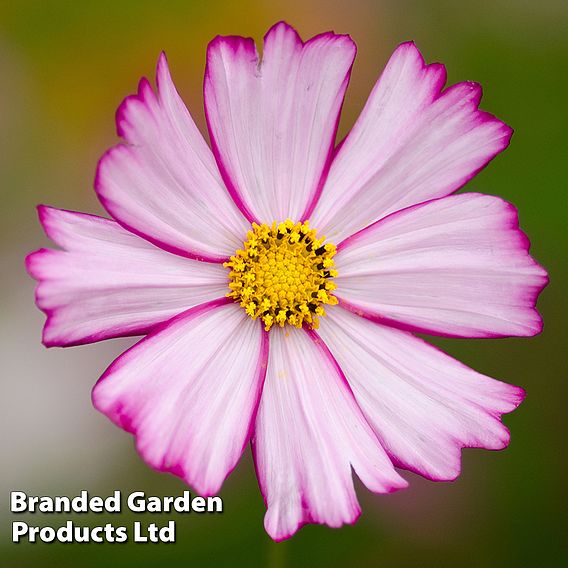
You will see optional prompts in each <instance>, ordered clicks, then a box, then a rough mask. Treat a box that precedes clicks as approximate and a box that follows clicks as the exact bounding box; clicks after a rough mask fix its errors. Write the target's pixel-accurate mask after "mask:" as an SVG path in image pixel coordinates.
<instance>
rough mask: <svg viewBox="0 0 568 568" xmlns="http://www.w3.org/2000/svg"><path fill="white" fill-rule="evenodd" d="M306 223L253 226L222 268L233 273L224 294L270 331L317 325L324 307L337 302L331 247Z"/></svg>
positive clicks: (323, 312) (288, 221)
mask: <svg viewBox="0 0 568 568" xmlns="http://www.w3.org/2000/svg"><path fill="white" fill-rule="evenodd" d="M324 240H325V238H321V239H318V238H317V236H316V231H315V230H314V229H310V225H309V222H308V221H304V222H303V223H294V222H293V221H291V220H290V219H287V220H286V221H283V222H281V223H276V222H273V223H272V226H269V225H265V224H262V225H257V224H256V223H253V224H252V230H251V231H249V232H248V233H247V240H246V241H245V242H244V248H243V249H242V250H238V251H237V252H236V253H235V254H234V256H232V257H231V259H230V261H229V262H225V263H224V266H225V267H227V268H230V269H231V272H230V273H229V279H230V282H229V288H230V290H231V291H230V292H229V293H228V294H227V296H228V297H229V298H233V299H234V300H235V302H239V303H240V305H241V306H242V307H243V308H244V309H245V311H246V313H247V314H248V315H249V316H250V317H251V318H252V319H257V318H261V319H262V321H263V322H264V328H265V329H266V330H267V331H268V330H269V329H270V328H271V327H272V326H273V325H274V324H278V325H279V326H280V327H284V325H285V324H286V323H288V324H290V325H293V326H295V327H302V325H303V324H304V323H306V324H307V325H309V326H310V327H312V328H317V327H318V316H324V315H325V309H324V307H323V305H324V304H329V305H334V304H337V298H336V297H335V296H334V295H333V294H332V291H333V290H335V288H336V287H337V286H336V284H335V283H334V282H332V280H331V279H332V278H334V277H335V276H337V270H335V269H334V268H333V267H334V262H333V257H334V256H335V253H336V248H335V245H333V244H331V243H328V244H324Z"/></svg>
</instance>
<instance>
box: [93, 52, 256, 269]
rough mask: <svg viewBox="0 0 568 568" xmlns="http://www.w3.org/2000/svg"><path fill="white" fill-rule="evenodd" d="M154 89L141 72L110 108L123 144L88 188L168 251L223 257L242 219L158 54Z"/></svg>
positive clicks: (236, 241)
mask: <svg viewBox="0 0 568 568" xmlns="http://www.w3.org/2000/svg"><path fill="white" fill-rule="evenodd" d="M157 87H158V88H157V94H155V93H154V92H153V90H152V87H151V86H150V84H149V83H148V81H147V80H146V79H143V80H142V81H140V86H139V91H138V94H137V95H133V96H131V97H127V98H126V99H125V100H124V102H123V103H122V105H121V106H120V108H119V109H118V111H117V128H118V133H119V135H121V136H122V137H124V139H125V140H126V142H127V144H123V145H118V146H115V147H114V148H111V150H109V151H108V152H107V153H106V154H105V155H104V156H103V157H102V158H101V160H100V162H99V166H98V170H97V177H96V180H95V189H96V191H97V193H98V195H99V198H100V199H101V202H102V203H103V205H104V207H105V208H106V209H107V211H108V212H109V213H110V214H111V215H112V216H113V217H114V218H115V219H116V220H117V221H118V222H120V223H121V224H122V225H124V226H125V227H127V228H129V229H130V230H131V231H133V232H135V233H137V234H139V235H140V236H142V237H144V238H146V239H148V240H149V241H151V242H153V243H154V244H157V245H158V246H160V247H162V248H165V249H166V250H169V251H171V252H176V253H177V254H180V255H183V256H188V257H190V258H199V259H205V260H222V259H223V258H226V257H227V256H229V255H231V254H233V253H234V251H235V250H236V249H237V248H238V247H239V246H240V245H242V240H243V236H244V235H245V233H246V231H247V227H248V223H247V222H246V220H245V219H244V217H243V216H242V215H241V213H240V212H239V210H238V208H237V206H236V205H235V203H234V202H233V200H232V199H231V197H230V196H229V193H228V192H227V190H226V188H225V187H224V184H223V181H222V180H221V176H220V174H219V170H218V168H217V165H216V163H215V159H214V158H213V154H212V153H211V150H210V149H209V147H208V146H207V143H206V142H205V140H204V139H203V136H202V135H201V133H200V132H199V130H198V128H197V127H196V125H195V123H194V122H193V119H192V118H191V115H190V114H189V111H188V110H187V108H186V106H185V104H184V103H183V101H182V100H181V98H180V96H179V95H178V93H177V91H176V89H175V87H174V84H173V82H172V79H171V76H170V72H169V69H168V64H167V61H166V57H165V55H163V54H162V55H161V57H160V59H159V61H158V68H157Z"/></svg>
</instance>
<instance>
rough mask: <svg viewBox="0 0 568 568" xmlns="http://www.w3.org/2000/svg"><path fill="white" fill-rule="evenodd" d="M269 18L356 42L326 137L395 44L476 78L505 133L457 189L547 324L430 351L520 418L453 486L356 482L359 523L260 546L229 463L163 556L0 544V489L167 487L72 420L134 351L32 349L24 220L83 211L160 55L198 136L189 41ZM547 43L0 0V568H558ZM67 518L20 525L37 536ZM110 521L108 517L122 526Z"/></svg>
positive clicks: (543, 1)
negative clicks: (491, 156)
mask: <svg viewBox="0 0 568 568" xmlns="http://www.w3.org/2000/svg"><path fill="white" fill-rule="evenodd" d="M280 19H285V20H287V21H288V22H289V23H290V24H292V25H294V26H295V27H297V29H298V30H299V32H300V34H301V35H302V36H303V37H304V38H308V37H310V36H312V35H314V34H316V33H319V32H322V31H326V30H329V29H333V30H335V31H336V32H341V33H349V34H351V35H352V37H353V39H354V40H355V41H356V43H357V44H358V48H359V51H358V57H357V60H356V63H355V68H354V72H353V76H352V80H351V85H350V87H349V90H348V92H347V99H346V102H345V105H344V112H343V117H342V121H341V127H340V135H343V134H344V133H345V132H346V131H347V130H348V128H349V126H350V125H351V124H352V123H353V121H354V119H355V118H356V116H357V114H358V113H359V111H360V110H361V107H362V105H363V104H364V101H365V98H366V96H367V94H368V93H369V91H370V89H371V87H372V85H373V84H374V82H375V80H376V79H377V77H378V74H379V72H380V71H381V69H382V67H383V66H384V64H385V62H386V60H387V58H388V56H389V55H390V53H391V52H392V50H393V49H394V48H395V46H396V45H397V44H398V43H400V42H402V41H405V40H409V39H412V40H415V41H416V43H417V45H418V47H419V48H420V49H421V50H422V53H423V54H424V56H425V58H426V60H427V61H428V62H433V61H441V62H443V63H445V64H446V65H447V68H448V76H449V82H450V83H454V82H457V81H461V80H475V81H478V82H480V83H481V84H482V85H483V87H484V92H485V96H484V99H483V102H482V108H483V109H485V110H488V111H489V112H492V113H494V114H496V115H497V116H498V117H499V118H501V119H503V120H505V121H506V122H507V123H508V124H510V125H511V126H513V128H514V129H515V136H514V137H513V140H512V144H511V146H510V147H509V149H508V150H507V151H506V152H505V153H504V154H503V155H501V156H499V157H498V158H497V159H496V160H495V161H494V162H493V163H492V164H491V165H490V166H489V168H488V169H486V170H485V171H483V172H482V173H481V174H480V175H479V176H478V177H477V178H476V179H474V180H473V181H472V182H471V183H470V184H468V186H467V187H466V190H468V191H473V190H474V191H480V192H483V193H489V194H496V195H500V196H502V197H504V198H505V199H507V200H509V201H512V202H513V203H515V204H516V205H517V206H518V208H519V210H520V219H521V226H522V228H523V229H524V230H525V231H526V232H527V233H528V235H529V237H530V238H531V240H532V242H533V247H532V253H533V255H534V256H535V257H536V258H537V259H538V260H539V261H540V262H541V263H542V264H543V265H544V266H545V267H546V268H547V269H548V270H549V272H550V276H551V284H550V285H549V287H548V288H547V289H546V290H545V291H544V293H543V295H542V298H541V301H540V303H539V307H540V309H541V311H542V313H543V315H544V319H545V331H544V333H543V334H542V335H541V336H539V337H536V338H534V339H529V340H527V339H507V340H498V341H491V340H490V341H485V340H439V339H438V340H436V341H435V342H436V343H437V344H438V345H441V346H443V348H444V349H445V350H447V351H449V352H450V353H451V354H452V355H454V356H456V357H457V358H459V359H461V360H462V361H464V362H465V363H467V364H469V365H470V366H472V367H474V368H476V369H477V370H479V371H482V372H483V373H486V374H489V375H491V376H494V377H497V378H500V379H502V380H505V381H508V382H511V383H514V384H517V385H521V386H523V387H525V388H526V390H527V391H528V396H527V399H526V401H525V403H524V404H523V405H522V406H521V408H520V409H519V410H518V411H517V412H515V413H514V414H512V415H510V416H507V417H505V422H506V423H507V425H508V426H509V427H510V428H511V430H512V442H511V445H510V447H509V449H508V450H506V451H504V452H484V451H480V450H466V451H465V452H464V468H463V474H462V476H461V477H460V478H459V479H458V480H457V481H456V482H454V483H438V484H437V483H432V482H429V481H425V480H423V479H421V478H419V477H417V476H415V475H412V474H405V476H406V477H407V478H408V479H409V480H410V481H411V487H410V489H409V490H407V491H403V492H401V493H398V494H395V495H391V496H375V495H371V494H369V493H368V492H367V491H366V490H365V489H364V488H362V487H359V493H360V499H361V502H362V505H363V515H362V517H361V519H360V521H359V523H358V524H357V525H355V526H354V527H345V528H343V529H340V530H332V529H329V528H324V527H313V526H310V527H306V528H304V529H302V530H301V531H300V532H299V533H298V534H297V535H296V536H295V537H294V538H293V539H292V540H291V541H288V542H285V543H281V544H279V545H276V544H274V543H272V541H271V540H270V539H269V537H268V536H267V535H266V534H265V533H264V530H263V527H262V517H263V514H264V507H263V504H262V500H261V497H260V493H259V491H258V488H257V485H256V480H255V477H254V472H253V467H252V463H251V459H250V455H249V454H248V452H247V455H246V457H245V459H244V460H243V461H242V463H241V464H240V465H239V467H238V468H237V470H236V471H235V472H234V474H233V475H232V476H231V477H230V478H229V480H228V481H227V482H226V484H225V486H224V488H223V491H222V494H221V495H222V497H223V498H224V502H225V512H224V513H223V514H222V515H215V516H199V517H198V516H195V515H193V516H191V515H189V516H183V515H168V516H165V517H164V519H163V521H164V522H165V521H166V520H167V519H169V518H175V519H176V520H177V522H178V524H177V526H178V537H177V543H176V544H174V545H132V544H127V545H121V544H114V545H113V544H99V545H95V544H91V545H61V544H49V545H46V544H36V545H26V544H20V545H13V544H10V543H9V535H10V523H11V521H12V520H14V517H13V516H11V515H10V514H9V513H8V512H7V496H8V492H9V491H10V490H14V489H20V490H25V491H27V492H28V493H30V494H40V495H41V494H48V495H57V494H64V495H75V494H76V493H78V492H79V491H80V490H81V489H88V490H89V491H90V492H91V493H92V494H99V495H107V494H110V493H111V492H112V491H113V490H115V489H120V490H122V491H123V493H124V494H127V493H129V492H130V491H134V490H140V491H146V492H147V493H148V494H156V495H177V494H179V493H180V492H181V491H182V490H183V489H184V486H183V484H182V483H181V482H180V481H178V480H177V479H174V478H172V477H170V476H167V475H163V474H159V473H156V472H153V471H152V470H150V469H149V468H148V467H147V466H146V465H144V463H143V462H142V461H141V460H140V459H139V458H138V456H137V455H136V452H135V450H134V447H133V444H132V440H131V438H130V436H129V435H128V434H126V433H124V432H121V431H120V430H118V429H117V428H115V427H114V426H112V425H111V424H110V422H109V421H108V420H107V419H106V418H105V417H104V416H102V415H99V414H98V413H97V412H96V411H95V410H94V409H93V408H92V407H91V403H90V390H91V387H92V385H93V384H94V382H95V381H96V379H97V378H98V376H99V375H100V374H101V373H102V372H103V370H104V369H105V368H106V366H107V365H108V364H109V363H110V362H111V360H112V359H113V358H114V357H115V356H117V355H118V354H119V353H120V352H121V351H122V350H124V348H125V347H126V346H128V345H130V344H132V343H133V340H115V341H109V342H106V343H103V344H97V345H93V346H86V347H76V348H71V349H67V350H61V349H51V350H46V349H44V348H43V347H42V346H41V344H40V334H41V327H42V324H43V319H44V318H43V315H42V314H41V313H40V312H39V311H38V310H37V309H36V308H35V306H34V304H33V287H34V285H33V281H32V280H31V279H30V278H29V277H28V276H27V275H26V273H25V269H24V263H23V259H24V256H25V254H26V253H27V252H29V251H30V250H33V249H35V248H39V247H40V246H49V243H48V241H47V239H46V238H45V237H44V236H43V234H42V231H41V230H40V227H39V224H38V223H37V219H36V213H35V205H36V204H37V203H48V204H51V205H54V206H57V207H61V208H66V209H73V210H81V211H89V212H95V213H102V209H101V207H100V206H99V205H98V203H97V201H96V198H95V194H94V192H93V191H92V184H93V177H94V169H95V165H96V161H97V159H98V158H99V156H100V155H101V154H102V153H103V152H104V150H106V149H107V148H108V147H109V146H111V145H113V144H114V143H115V142H116V140H117V139H116V135H115V127H114V111H115V109H116V107H117V106H118V104H119V103H120V101H121V100H122V98H123V97H124V96H126V95H128V94H130V93H132V92H134V90H135V88H136V85H137V81H138V79H139V77H140V76H142V75H147V76H150V77H152V76H153V72H154V67H155V63H156V61H157V57H158V55H159V53H160V51H161V50H165V51H166V52H167V54H168V58H169V62H170V67H171V70H172V74H173V77H174V80H175V81H176V84H177V86H178V89H179V90H180V92H181V93H182V95H183V97H184V99H185V101H186V103H187V104H188V106H189V107H190V109H191V111H192V113H193V115H194V117H195V118H196V121H197V123H198V125H199V126H200V127H201V128H202V129H203V128H204V118H203V105H202V78H203V70H204V62H205V49H206V45H207V42H208V41H209V40H210V39H212V38H213V37H214V36H215V35H217V34H235V35H244V36H253V37H254V38H255V39H257V41H259V40H261V38H262V35H263V34H264V32H265V31H266V30H267V29H268V27H270V25H272V24H273V23H274V22H276V21H277V20H280ZM567 30H568V3H566V2H565V1H561V0H558V1H552V0H539V2H532V1H525V0H518V1H515V2H511V1H507V0H492V1H491V0H482V1H477V2H455V1H450V0H446V1H444V0H437V1H432V2H419V1H416V0H402V1H401V0H381V1H371V0H368V1H365V0H350V1H349V2H330V1H324V0H289V1H287V2H282V3H280V2H268V1H260V0H257V1H252V0H247V1H241V2H230V1H209V2H201V1H187V0H186V1H171V0H170V1H167V2H150V1H136V2H135V1H118V0H114V1H112V2H110V1H107V0H99V1H97V2H72V1H71V0H69V1H46V2H43V1H39V0H37V1H4V2H2V3H1V4H0V70H1V75H0V76H1V87H0V176H1V183H0V191H1V192H2V206H1V215H2V219H1V223H0V249H1V254H2V262H1V272H2V280H1V282H0V286H1V295H0V303H1V311H0V350H1V358H0V360H1V364H2V394H1V398H0V401H1V402H0V420H1V421H2V423H1V427H2V436H1V438H0V440H1V442H0V443H1V446H0V451H1V455H2V466H1V470H2V473H1V476H0V480H1V481H0V492H1V493H0V494H1V495H2V505H1V506H0V531H1V534H2V541H1V543H0V558H1V559H2V565H3V566H9V567H12V566H14V567H18V568H19V567H22V566H58V567H65V566H73V567H75V566H99V565H102V564H103V563H106V564H107V565H112V566H114V565H120V566H137V567H144V566H165V565H167V564H168V563H170V564H171V565H197V564H200V563H205V562H207V563H209V564H211V565H214V566H217V565H219V566H225V565H227V566H234V565H240V564H243V565H253V566H254V565H260V566H265V565H266V566H304V565H305V566H308V565H316V564H317V565H320V566H339V565H343V564H350V565H352V566H375V565H376V566H430V565H432V566H450V565H451V566H460V567H461V566H521V565H523V566H525V565H528V566H533V565H538V566H548V565H550V564H551V563H552V562H557V561H559V559H560V556H559V555H560V554H561V537H562V535H563V534H565V528H566V527H565V524H564V523H563V521H564V520H565V519H564V517H565V497H564V493H565V485H566V478H565V475H564V476H563V474H565V472H566V458H565V449H564V446H565V439H566V436H565V430H564V429H565V418H564V417H565V414H566V413H565V404H566V403H565V400H566V399H565V397H566V346H565V343H566V331H565V322H566V320H567V317H568V314H567V306H568V301H567V299H566V290H567V289H568V282H567V276H568V274H567V272H568V270H567V267H566V263H565V259H566V245H567V241H566V237H567V230H566V217H567V211H566V197H565V193H566V178H567V175H566V164H567V157H568V152H567V147H566V144H565V137H566V132H567V127H568V124H567V122H568V120H567V116H568V115H567V113H566V92H567V89H568V73H567V71H568V69H567V62H568V33H567ZM186 517H187V518H186ZM66 519H67V517H65V518H63V517H62V518H61V519H58V518H56V517H52V518H51V519H50V518H49V517H44V518H41V517H39V516H37V515H36V516H33V517H32V516H30V517H29V520H30V522H37V523H40V522H42V523H47V522H51V523H52V524H54V525H57V524H59V521H61V524H62V523H63V522H64V521H65V520H66ZM74 520H75V521H76V522H77V523H79V524H85V523H89V524H104V523H105V522H107V521H108V520H109V519H108V518H106V517H105V516H104V515H102V516H101V515H89V516H76V518H75V519H74ZM110 520H112V521H114V522H115V523H118V524H128V523H130V522H131V521H132V520H133V517H128V516H127V517H126V518H125V519H121V520H120V522H119V521H118V520H116V519H114V518H111V519H110ZM146 520H147V521H148V522H150V521H151V520H154V519H146ZM158 522H159V520H158ZM560 563H562V562H560Z"/></svg>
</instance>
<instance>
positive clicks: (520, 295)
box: [336, 193, 548, 337]
mask: <svg viewBox="0 0 568 568" xmlns="http://www.w3.org/2000/svg"><path fill="white" fill-rule="evenodd" d="M528 249H529V242H528V239H527V238H526V236H525V235H524V233H522V232H521V231H520V230H519V226H518V218H517V212H516V209H515V208H514V207H513V206H512V205H510V204H509V203H507V202H505V201H502V200H501V199H498V198H496V197H491V196H487V195H479V194H475V193H466V194H461V195H455V196H451V197H446V198H443V199H438V200H433V201H430V202H427V203H423V204H421V205H416V206H414V207H410V208H408V209H405V210H403V211H400V212H398V213H394V214H392V215H390V216H389V217H387V218H385V219H383V220H382V221H379V222H377V223H376V224H374V225H372V226H370V227H368V228H367V229H364V230H363V231H361V232H360V233H358V234H356V235H354V236H353V237H351V238H349V239H347V240H346V241H344V242H343V243H342V244H341V245H340V246H339V250H340V252H339V253H338V255H337V257H336V265H337V269H338V271H339V277H338V278H336V282H337V286H338V289H337V291H336V294H337V296H338V297H339V299H340V301H342V303H343V306H344V307H346V308H348V309H351V310H352V311H355V312H356V313H358V314H360V315H366V316H367V317H370V318H374V319H376V320H377V321H379V323H387V324H389V325H394V326H396V327H402V328H404V329H410V330H415V331H422V332H425V333H432V334H437V335H448V336H455V337H501V336H509V335H535V334H537V333H539V332H540V331H541V330H542V320H541V317H540V315H539V313H538V312H537V310H536V309H535V303H536V300H537V297H538V295H539V293H540V291H541V290H542V288H543V287H544V286H545V285H546V283H547V281H548V280H547V276H546V271H545V270H544V269H543V268H542V267H540V266H539V265H538V264H537V263H536V262H535V261H534V260H533V259H532V258H531V256H530V255H529V253H528Z"/></svg>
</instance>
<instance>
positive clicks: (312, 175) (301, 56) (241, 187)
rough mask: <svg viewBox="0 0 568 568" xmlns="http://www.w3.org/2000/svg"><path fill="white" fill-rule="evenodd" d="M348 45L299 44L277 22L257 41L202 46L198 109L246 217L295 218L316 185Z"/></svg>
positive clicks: (327, 38)
mask: <svg viewBox="0 0 568 568" xmlns="http://www.w3.org/2000/svg"><path fill="white" fill-rule="evenodd" d="M355 50H356V48H355V44H354V43H353V42H352V41H351V39H350V38H349V37H347V36H340V35H335V34H333V33H326V34H321V35H319V36H316V37H314V38H312V39H311V40H309V41H308V42H306V43H302V41H301V40H300V38H299V36H298V34H297V33H296V31H295V30H294V29H293V28H291V27H290V26H288V25H286V24H284V23H282V22H281V23H280V24H277V25H275V26H274V27H273V28H272V29H270V30H269V31H268V33H267V34H266V36H265V39H264V50H263V56H262V61H259V56H258V53H257V51H256V47H255V45H254V41H253V40H252V39H250V38H248V39H245V38H240V37H221V36H220V37H217V38H216V39H214V40H213V41H212V42H211V44H210V45H209V48H208V51H207V69H206V72H205V87H204V95H205V109H206V113H207V118H208V124H209V130H210V133H211V141H212V144H213V149H214V151H215V152H216V156H217V159H218V162H219V166H220V169H221V171H222V173H223V174H224V178H225V182H226V183H227V186H228V187H229V188H230V189H231V191H232V192H233V194H234V196H235V198H236V200H237V202H239V204H240V206H241V209H242V210H243V212H244V213H245V214H246V215H247V217H248V218H249V219H250V220H251V221H252V220H256V221H259V222H265V223H268V222H272V221H273V220H284V219H286V218H288V217H290V218H292V219H300V218H302V215H303V214H304V213H305V212H306V210H308V209H309V208H310V207H311V204H312V203H313V201H315V199H316V198H317V195H318V193H319V191H320V190H321V183H322V181H323V178H324V177H325V174H326V173H327V168H328V166H329V160H330V158H331V153H332V150H333V145H334V142H335V134H336V130H337V123H338V120H339V112H340V109H341V104H342V102H343V96H344V94H345V89H346V87H347V83H348V80H349V74H350V69H351V65H352V63H353V58H354V57H355Z"/></svg>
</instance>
